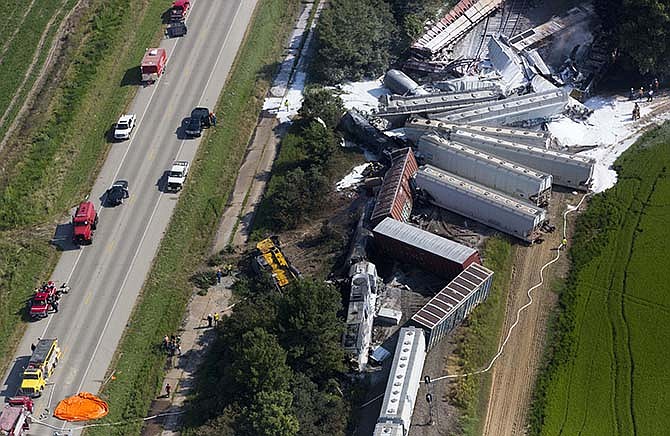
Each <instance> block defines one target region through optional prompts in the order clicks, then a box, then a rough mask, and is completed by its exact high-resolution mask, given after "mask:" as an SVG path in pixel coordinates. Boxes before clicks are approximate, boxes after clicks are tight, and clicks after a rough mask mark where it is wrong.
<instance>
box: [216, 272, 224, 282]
mask: <svg viewBox="0 0 670 436" xmlns="http://www.w3.org/2000/svg"><path fill="white" fill-rule="evenodd" d="M221 277H223V272H222V271H221V268H219V269H217V270H216V280H217V282H218V283H219V284H221Z"/></svg>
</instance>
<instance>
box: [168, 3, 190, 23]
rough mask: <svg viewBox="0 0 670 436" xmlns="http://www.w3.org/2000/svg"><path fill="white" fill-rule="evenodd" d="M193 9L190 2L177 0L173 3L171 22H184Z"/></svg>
mask: <svg viewBox="0 0 670 436" xmlns="http://www.w3.org/2000/svg"><path fill="white" fill-rule="evenodd" d="M189 9H191V2H190V0H175V1H174V2H172V9H170V20H171V21H183V20H185V19H186V15H188V11H189Z"/></svg>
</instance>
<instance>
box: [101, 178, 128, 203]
mask: <svg viewBox="0 0 670 436" xmlns="http://www.w3.org/2000/svg"><path fill="white" fill-rule="evenodd" d="M129 196H130V194H129V193H128V181H126V180H117V181H116V182H114V184H113V185H112V186H110V187H109V189H108V190H107V192H106V193H105V203H106V204H107V205H109V206H118V205H119V204H123V200H125V199H126V198H128V197H129Z"/></svg>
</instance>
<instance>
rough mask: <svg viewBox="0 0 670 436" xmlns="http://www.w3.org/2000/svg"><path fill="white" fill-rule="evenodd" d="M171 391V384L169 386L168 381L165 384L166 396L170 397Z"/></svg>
mask: <svg viewBox="0 0 670 436" xmlns="http://www.w3.org/2000/svg"><path fill="white" fill-rule="evenodd" d="M171 391H172V386H170V383H168V384H166V385H165V392H167V395H166V397H168V398H169V397H170V392H171Z"/></svg>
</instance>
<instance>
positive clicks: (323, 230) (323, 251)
mask: <svg viewBox="0 0 670 436" xmlns="http://www.w3.org/2000/svg"><path fill="white" fill-rule="evenodd" d="M349 194H350V193H347V194H343V193H339V192H334V193H331V194H330V195H329V196H328V199H327V200H326V201H325V204H327V205H328V207H327V208H324V210H323V211H322V212H321V213H319V214H317V215H316V216H314V217H312V218H311V219H310V220H309V221H307V222H306V223H304V224H302V225H300V226H299V227H298V228H297V229H295V230H290V231H286V232H281V233H280V234H279V237H280V241H281V248H282V250H283V251H284V253H285V254H286V256H287V258H288V259H289V261H290V262H291V263H292V264H293V265H294V266H295V267H296V268H298V270H300V272H301V273H302V274H303V275H304V276H306V277H317V278H326V277H328V276H329V274H330V273H331V271H332V270H333V268H336V267H337V266H338V265H337V264H338V261H339V260H340V258H341V256H342V254H343V253H344V252H345V251H346V248H347V244H348V242H349V239H350V237H351V235H352V233H353V230H354V228H355V227H356V221H357V220H358V216H359V213H360V208H361V207H362V206H363V205H364V204H365V201H366V199H367V198H366V197H364V196H358V195H356V196H355V197H353V198H352V197H350V196H349ZM352 200H353V201H352Z"/></svg>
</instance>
